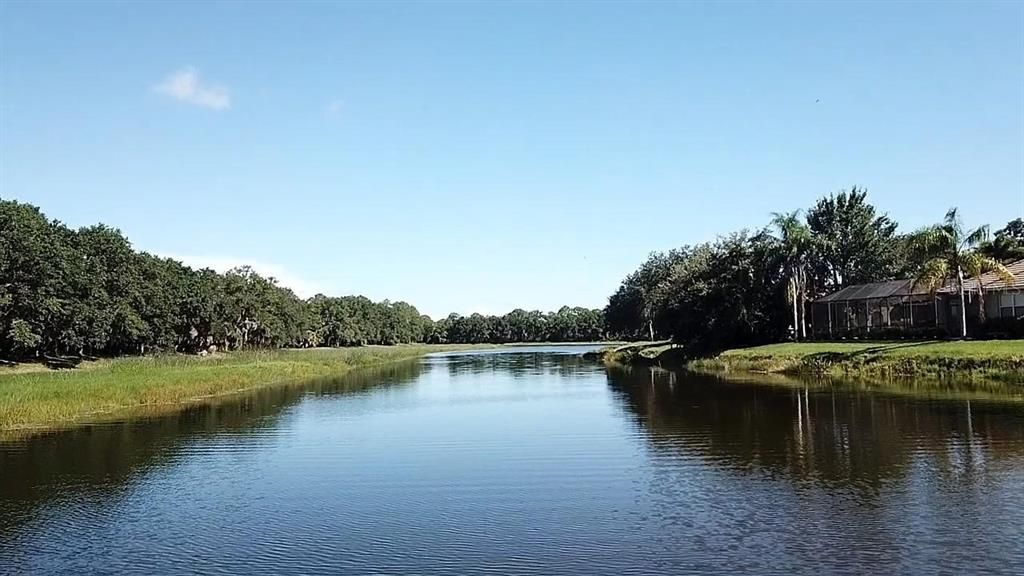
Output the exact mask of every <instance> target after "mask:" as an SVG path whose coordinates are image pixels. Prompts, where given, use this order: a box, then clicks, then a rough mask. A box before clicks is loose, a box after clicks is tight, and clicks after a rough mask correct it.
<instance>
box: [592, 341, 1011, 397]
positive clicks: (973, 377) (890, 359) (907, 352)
mask: <svg viewBox="0 0 1024 576" xmlns="http://www.w3.org/2000/svg"><path fill="white" fill-rule="evenodd" d="M603 358H604V360H605V361H606V362H613V363H614V362H618V363H636V364H655V365H667V366H678V367H681V368H687V369H690V370H697V371H703V372H712V373H715V372H717V373H740V374H752V375H756V374H783V375H790V376H829V377H858V378H875V379H882V380H884V379H890V378H924V379H933V380H940V381H942V382H944V383H945V384H946V385H956V383H957V382H961V383H965V384H966V383H977V382H996V383H1001V384H1012V385H1020V386H1024V341H1022V340H974V341H938V340H936V341H917V342H914V341H888V342H801V343H783V344H768V345H764V346H755V347H751V348H737V349H733V350H726V351H724V352H722V353H720V354H718V355H717V356H713V357H710V358H701V359H690V360H687V359H685V358H683V357H682V351H681V349H679V348H675V347H672V346H671V345H669V344H667V343H663V342H656V343H638V344H633V345H629V346H625V347H618V348H614V349H606V350H605V351H604V353H603Z"/></svg>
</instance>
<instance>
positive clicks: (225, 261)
mask: <svg viewBox="0 0 1024 576" xmlns="http://www.w3.org/2000/svg"><path fill="white" fill-rule="evenodd" d="M165 256H166V257H168V258H173V259H175V260H179V261H181V262H182V263H183V264H185V265H186V266H191V267H192V268H196V269H200V268H211V269H213V270H216V271H217V272H221V273H223V272H227V271H228V270H231V269H232V268H238V267H240V266H249V267H250V268H252V269H253V270H255V271H256V273H257V274H259V275H260V276H272V277H273V278H275V279H276V280H277V283H278V285H279V286H284V287H286V288H291V289H292V291H293V292H295V294H296V295H298V296H299V297H300V298H310V297H312V296H316V295H317V294H320V293H323V294H327V293H328V290H325V289H324V287H323V286H321V285H319V284H317V283H316V282H311V281H309V280H306V279H304V278H302V277H300V276H298V275H296V274H294V273H292V272H289V271H288V270H287V269H286V268H284V267H283V266H280V265H278V264H272V263H270V262H258V261H253V260H248V259H246V258H235V257H233V256H209V255H207V256H181V255H177V254H166V255H165Z"/></svg>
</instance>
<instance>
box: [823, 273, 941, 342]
mask: <svg viewBox="0 0 1024 576" xmlns="http://www.w3.org/2000/svg"><path fill="white" fill-rule="evenodd" d="M946 302H947V301H946V296H945V295H944V294H941V293H940V294H932V293H930V292H929V291H928V290H927V289H925V288H924V287H921V286H918V287H915V286H914V282H913V281H912V280H891V281H888V282H874V283H871V284H858V285H856V286H848V287H846V288H843V289H842V290H840V291H838V292H834V293H832V294H829V295H828V296H824V297H822V298H818V299H817V300H815V301H814V302H813V303H812V304H811V320H812V322H811V325H812V331H813V334H814V337H816V338H843V337H859V336H868V335H871V334H875V333H878V332H882V331H885V332H891V331H894V329H898V330H901V331H907V332H911V331H914V330H916V329H922V330H924V329H936V328H938V329H944V328H945V326H946V322H947V318H948V316H949V315H948V313H947V303H946Z"/></svg>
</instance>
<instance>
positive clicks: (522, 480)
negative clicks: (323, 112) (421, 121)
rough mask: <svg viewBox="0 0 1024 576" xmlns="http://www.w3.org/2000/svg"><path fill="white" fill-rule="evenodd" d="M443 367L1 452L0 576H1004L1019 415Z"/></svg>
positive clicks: (814, 392) (1022, 553) (1021, 491)
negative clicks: (326, 575)
mask: <svg viewBox="0 0 1024 576" xmlns="http://www.w3.org/2000/svg"><path fill="white" fill-rule="evenodd" d="M579 352H580V348H578V347H577V348H558V347H554V348H552V347H534V348H524V349H518V350H516V349H513V350H504V351H502V352H501V353H491V352H486V353H481V352H471V353H452V354H442V355H437V356H433V357H430V358H427V359H425V360H423V361H417V362H410V363H404V364H397V365H392V366H389V367H386V368H383V369H377V370H369V371H360V372H357V373H352V374H349V375H347V376H345V377H343V378H340V379H335V380H331V381H321V382H314V383H310V384H308V385H306V386H302V387H283V388H273V389H268V390H261V391H258V392H254V393H252V394H249V395H246V396H244V397H241V398H237V399H232V400H230V401H225V402H222V403H221V404H219V405H216V406H210V407H203V408H195V409H192V410H189V411H188V412H185V413H183V414H180V415H176V416H171V417H162V418H157V419H152V420H140V421H136V422H125V423H121V424H113V425H103V426H93V427H87V428H82V429H78V430H74V431H69V432H63V433H58V434H53V435H51V436H47V437H42V438H36V439H33V440H29V441H22V442H18V443H10V444H6V445H0V573H8V572H10V573H15V574H20V573H32V574H34V573H74V574H88V573H139V574H156V573H181V572H191V573H202V574H217V573H255V574H301V573H310V572H330V573H358V574H363V573H386V574H484V573H488V574H556V573H557V574H581V575H582V574H651V573H672V574H675V573H737V572H740V573H751V574H763V573H769V572H776V573H796V574H820V573H849V574H861V573H866V572H876V573H937V572H952V573H966V572H975V573H977V572H989V573H1005V574H1019V573H1022V572H1024V538H1022V528H1021V527H1022V526H1024V503H1022V501H1021V495H1024V410H1022V408H1021V406H1020V404H1019V403H1013V402H1010V403H1001V402H994V401H987V402H979V401H977V400H974V401H968V400H961V399H946V400H941V399H940V400H936V399H928V398H923V397H914V396H900V395H889V394H882V393H878V392H873V391H860V390H854V389H831V388H821V387H809V388H805V387H802V386H776V385H758V384H756V383H749V382H748V383H736V382H725V381H721V380H719V379H716V378H714V377H709V376H702V375H696V374H683V373H673V372H666V371H662V370H658V369H647V368H643V369H633V370H629V369H605V368H604V367H603V366H601V365H598V364H596V363H593V362H590V361H586V360H583V359H582V358H580V357H579V355H578V353H579Z"/></svg>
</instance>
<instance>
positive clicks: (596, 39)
mask: <svg viewBox="0 0 1024 576" xmlns="http://www.w3.org/2000/svg"><path fill="white" fill-rule="evenodd" d="M854 184H857V185H860V186H866V187H867V188H868V189H869V191H870V198H871V200H872V201H873V202H874V203H875V204H876V205H877V206H879V207H880V208H881V209H882V210H883V211H886V212H888V213H889V214H890V215H891V216H893V217H894V218H896V219H897V220H898V221H899V222H900V223H901V225H902V227H903V228H904V229H912V228H915V227H918V226H920V225H923V224H927V223H930V222H933V221H936V220H938V219H939V218H941V216H942V214H943V213H944V212H945V210H946V209H947V208H948V207H950V206H954V205H956V206H960V207H961V209H962V211H963V213H964V215H965V218H966V219H967V222H968V224H972V225H974V224H980V223H986V222H989V223H992V224H993V225H995V226H996V227H998V226H1001V225H1002V224H1003V223H1005V221H1007V220H1009V219H1011V218H1014V217H1017V216H1021V215H1022V214H1024V4H1021V3H1010V2H1006V3H996V4H981V3H970V4H956V3H951V2H950V3H938V4H926V3H908V4H893V3H880V2H878V3H861V4H845V5H844V4H836V3H821V4H813V3H799V4H760V3H757V4H755V3H719V4H697V3H679V4H672V3H654V4H641V3H629V4H614V3H599V4H585V3H582V2H579V3H505V4H499V3H481V4H474V3H442V4H428V3H414V4H401V3H378V4H356V3H315V4H299V3H294V2H292V3H287V4H277V5H275V4H271V3H259V4H257V3H245V4H243V3H234V2H232V3H220V4H200V3H186V2H182V3H176V4H171V3H167V4H156V3H136V4H114V3H104V4H87V3H85V2H74V3H72V2H68V3H56V2H50V3H44V2H36V3H13V2H4V3H3V4H0V196H2V197H4V198H14V199H17V200H21V201H26V202H31V203H33V204H37V205H39V206H41V207H42V208H43V210H44V211H45V212H46V213H47V214H49V215H50V216H52V217H55V218H58V219H60V220H62V221H65V222H67V223H69V224H71V225H74V226H80V225H86V224H91V223H95V222H99V221H102V222H104V223H108V224H111V225H113V226H116V227H118V228H120V229H121V230H122V231H123V232H124V233H125V234H126V235H127V236H128V237H129V238H130V239H131V240H132V242H133V243H134V245H135V246H136V247H137V248H139V249H143V250H147V251H151V252H156V253H159V254H164V255H171V256H175V257H179V258H182V259H184V260H186V261H187V262H190V263H194V264H203V265H213V266H216V267H224V266H229V265H232V264H239V263H243V262H250V263H254V264H255V265H256V267H257V269H262V270H264V271H266V272H269V273H273V274H275V275H277V276H278V277H279V278H281V279H282V281H283V282H284V283H285V284H290V285H292V286H293V287H294V288H296V289H297V290H298V291H299V292H300V293H302V294H303V295H308V294H309V293H310V292H315V291H318V290H319V291H323V292H325V293H328V294H333V295H342V294H351V293H357V294H365V295H367V296H369V297H371V298H374V299H383V298H390V299H393V300H397V299H402V300H406V301H409V302H411V303H413V304H415V305H416V306H418V307H419V308H420V310H422V311H424V312H426V313H429V314H431V315H433V316H435V317H436V316H439V315H443V314H447V313H448V312H450V311H458V312H461V313H469V312H473V311H480V312H485V313H503V312H506V311H508V310H510V309H512V308H515V307H523V308H530V309H532V308H540V309H554V308H557V307H559V306H561V305H562V304H570V305H585V306H602V305H603V304H604V303H605V301H606V298H607V296H608V295H609V294H610V293H611V291H612V290H614V288H615V287H616V286H617V284H618V282H619V281H620V280H621V279H622V277H623V276H624V275H625V274H627V273H628V272H629V271H631V270H633V269H634V268H635V267H636V266H637V265H638V264H639V263H640V261H641V260H642V259H643V258H644V257H645V256H646V254H647V253H648V252H650V251H651V250H664V249H668V248H672V247H676V246H679V245H682V244H687V243H694V242H700V241H705V240H710V239H713V238H714V237H715V236H716V235H718V234H722V233H726V232H729V231H732V230H737V229H740V228H744V227H753V228H756V227H760V226H762V225H764V224H765V223H766V222H767V221H768V219H769V217H770V213H771V212H773V211H784V210H793V209H797V208H806V207H807V206H809V205H810V204H811V203H812V202H813V201H814V200H815V199H816V198H818V197H820V196H822V195H824V194H827V193H829V192H835V191H838V190H840V189H843V188H849V187H850V186H851V185H854Z"/></svg>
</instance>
